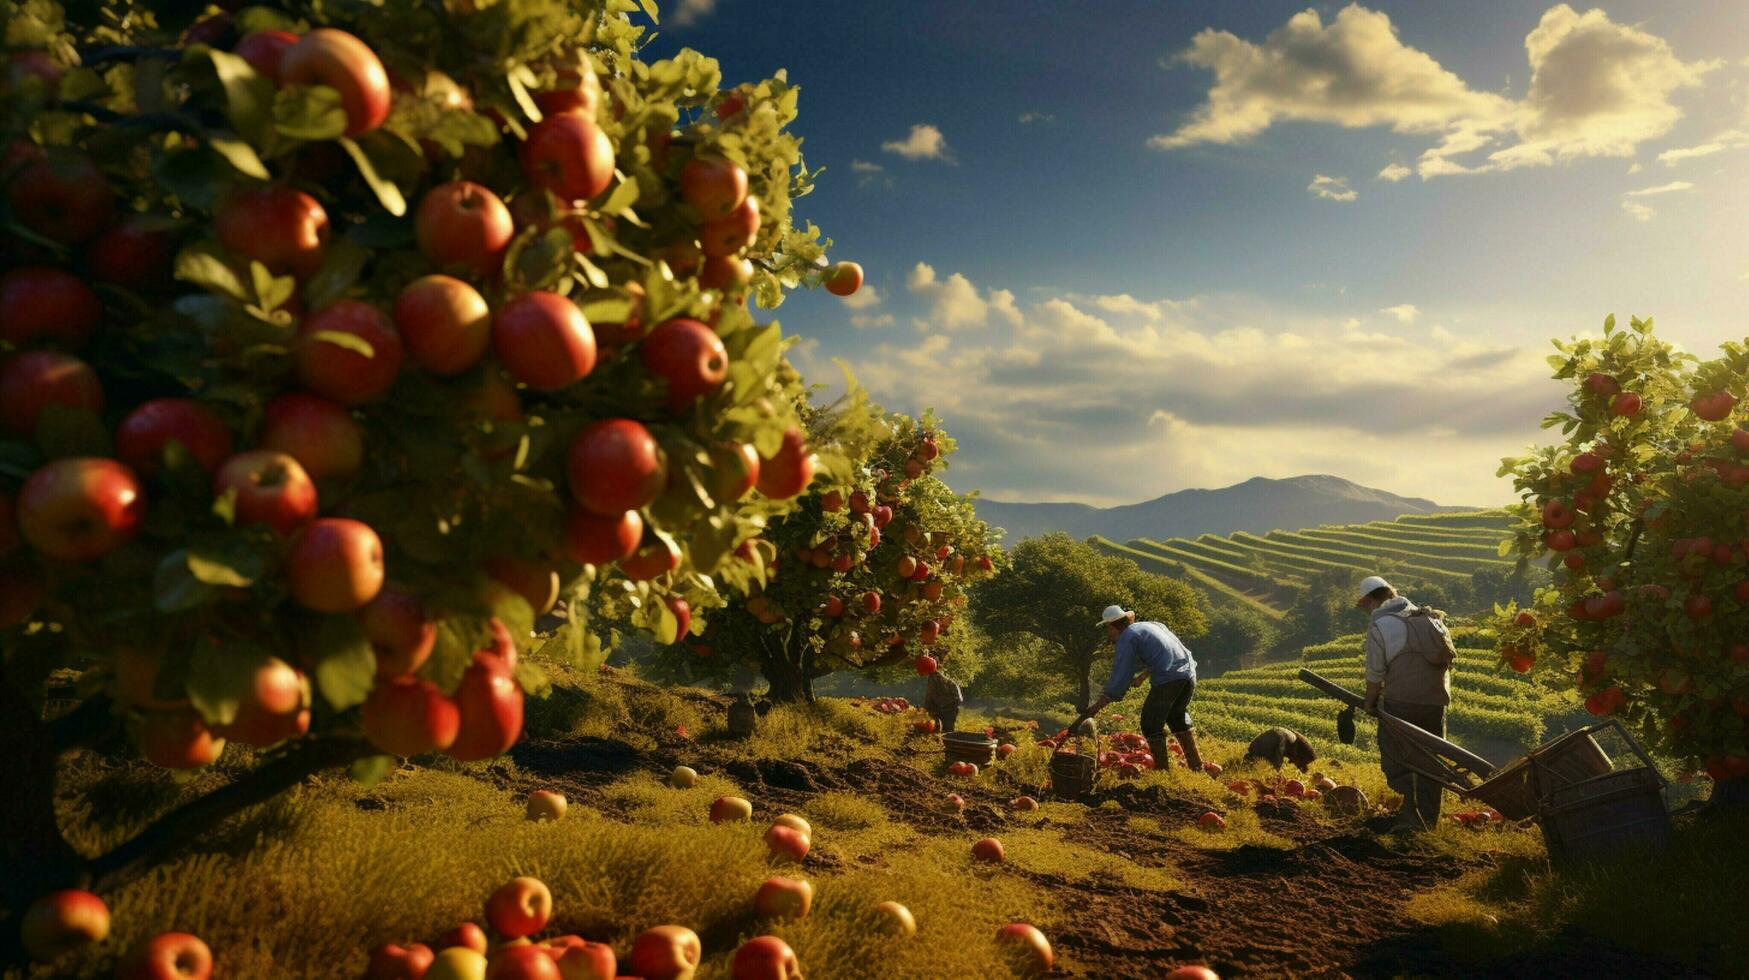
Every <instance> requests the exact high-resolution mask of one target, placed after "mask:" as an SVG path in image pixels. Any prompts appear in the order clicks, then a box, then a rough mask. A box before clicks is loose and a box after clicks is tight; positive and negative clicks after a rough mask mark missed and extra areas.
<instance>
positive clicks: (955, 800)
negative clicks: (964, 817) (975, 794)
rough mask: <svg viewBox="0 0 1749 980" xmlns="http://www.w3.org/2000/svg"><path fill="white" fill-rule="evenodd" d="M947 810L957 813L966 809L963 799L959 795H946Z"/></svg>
mask: <svg viewBox="0 0 1749 980" xmlns="http://www.w3.org/2000/svg"><path fill="white" fill-rule="evenodd" d="M947 808H948V809H949V810H952V811H954V812H956V813H957V812H959V811H960V810H964V809H965V808H966V800H965V797H963V796H961V795H959V794H958V793H949V794H947Z"/></svg>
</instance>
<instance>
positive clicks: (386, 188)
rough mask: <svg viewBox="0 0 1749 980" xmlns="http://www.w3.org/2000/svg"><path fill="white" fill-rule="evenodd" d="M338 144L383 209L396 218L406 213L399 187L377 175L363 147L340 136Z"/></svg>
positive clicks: (405, 202) (405, 204)
mask: <svg viewBox="0 0 1749 980" xmlns="http://www.w3.org/2000/svg"><path fill="white" fill-rule="evenodd" d="M342 115H344V113H342ZM340 145H341V146H342V147H344V148H345V149H346V153H347V155H348V156H350V157H352V162H353V163H355V164H357V165H358V173H359V176H361V177H363V178H364V182H365V183H366V184H369V185H370V189H371V191H372V192H373V193H375V194H376V196H377V201H378V202H379V203H380V204H382V206H383V210H385V211H387V212H389V213H390V214H392V215H394V216H395V217H397V218H399V217H401V216H402V215H404V214H406V213H407V199H406V198H405V197H402V196H401V189H400V188H399V187H396V186H395V185H394V184H393V183H392V182H390V181H387V180H384V179H383V178H382V177H379V176H377V168H376V167H375V166H374V165H373V164H372V163H371V162H370V157H369V156H368V155H366V154H365V152H364V148H363V147H361V146H359V145H358V144H357V143H354V142H353V141H352V140H349V139H346V138H345V137H341V139H340Z"/></svg>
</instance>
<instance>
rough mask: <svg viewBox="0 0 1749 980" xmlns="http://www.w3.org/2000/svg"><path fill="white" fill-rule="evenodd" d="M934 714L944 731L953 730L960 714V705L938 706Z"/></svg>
mask: <svg viewBox="0 0 1749 980" xmlns="http://www.w3.org/2000/svg"><path fill="white" fill-rule="evenodd" d="M934 715H935V720H936V723H937V724H939V725H941V730H942V731H943V732H951V731H953V723H954V722H955V721H957V720H958V719H959V716H960V709H959V705H957V704H956V705H954V706H953V707H951V708H938V709H936V710H935V712H934Z"/></svg>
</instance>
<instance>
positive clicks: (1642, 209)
mask: <svg viewBox="0 0 1749 980" xmlns="http://www.w3.org/2000/svg"><path fill="white" fill-rule="evenodd" d="M1621 209H1622V210H1623V211H1626V212H1627V213H1628V217H1630V218H1633V219H1634V220H1635V221H1651V220H1652V216H1653V215H1655V214H1657V213H1658V212H1657V211H1654V210H1653V209H1651V208H1649V207H1646V206H1645V205H1644V204H1641V203H1640V202H1638V201H1623V202H1621Z"/></svg>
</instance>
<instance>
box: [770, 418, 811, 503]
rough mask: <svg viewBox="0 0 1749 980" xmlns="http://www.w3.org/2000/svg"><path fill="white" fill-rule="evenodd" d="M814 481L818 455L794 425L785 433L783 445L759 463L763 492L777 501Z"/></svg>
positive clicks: (800, 490) (801, 489)
mask: <svg viewBox="0 0 1749 980" xmlns="http://www.w3.org/2000/svg"><path fill="white" fill-rule="evenodd" d="M813 480H814V454H813V453H810V452H809V451H808V444H807V437H806V436H804V435H803V434H802V432H801V430H800V429H795V428H792V429H790V430H788V431H787V432H785V433H784V434H783V445H782V446H781V447H779V449H778V450H777V453H776V454H775V455H773V456H772V457H771V458H769V459H767V460H765V461H764V462H762V463H760V464H759V483H758V486H759V492H760V493H762V494H765V495H766V496H767V497H770V498H772V499H773V500H787V499H789V498H790V497H793V496H795V495H796V494H798V493H801V492H802V491H803V490H806V489H807V488H808V484H809V483H812V482H813Z"/></svg>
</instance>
